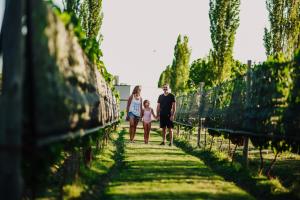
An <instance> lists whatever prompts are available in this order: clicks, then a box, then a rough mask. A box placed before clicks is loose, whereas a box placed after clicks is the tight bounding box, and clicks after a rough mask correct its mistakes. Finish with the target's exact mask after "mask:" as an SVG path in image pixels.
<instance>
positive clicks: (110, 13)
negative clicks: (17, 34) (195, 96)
mask: <svg viewBox="0 0 300 200" xmlns="http://www.w3.org/2000/svg"><path fill="white" fill-rule="evenodd" d="M56 2H61V0H56ZM3 5H4V4H3V0H0V7H1V8H0V21H2V20H1V15H2V13H1V10H2V8H3ZM208 9H209V0H103V12H104V22H103V26H102V30H101V32H102V34H103V36H104V41H103V43H102V50H103V53H104V58H103V59H104V62H105V64H106V66H107V69H108V70H109V71H110V72H111V73H112V74H114V75H119V77H120V82H121V83H127V84H132V85H136V84H140V85H142V86H143V95H144V96H146V97H147V98H150V99H153V100H154V99H156V97H155V98H154V97H153V96H155V95H156V94H157V90H156V89H155V88H156V85H157V81H158V78H159V75H160V73H161V72H162V70H164V68H165V67H166V66H167V65H168V64H170V63H172V59H173V48H174V45H175V43H176V39H177V36H178V34H183V35H184V34H186V35H187V36H189V38H190V40H189V41H190V42H189V44H190V47H191V49H192V55H191V61H192V60H194V59H197V58H199V57H203V56H206V55H207V54H208V52H209V49H210V48H211V41H210V32H209V18H208ZM267 23H268V20H267V10H266V6H265V1H264V0H241V13H240V27H239V29H238V32H237V36H236V42H235V47H234V57H235V58H236V59H239V60H241V61H242V62H244V63H246V61H247V60H248V59H252V60H254V61H262V60H265V58H266V57H265V52H264V47H263V32H264V30H263V29H264V27H265V26H266V25H267ZM154 101H155V100H154Z"/></svg>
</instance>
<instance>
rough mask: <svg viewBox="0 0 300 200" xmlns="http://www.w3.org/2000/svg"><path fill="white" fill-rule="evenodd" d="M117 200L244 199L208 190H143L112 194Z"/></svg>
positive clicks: (239, 195) (241, 195)
mask: <svg viewBox="0 0 300 200" xmlns="http://www.w3.org/2000/svg"><path fill="white" fill-rule="evenodd" d="M114 198H115V199H118V200H129V199H135V200H146V199H163V200H179V199H184V200H193V199H209V200H220V199H222V200H241V199H245V195H243V194H238V193H235V194H220V193H218V194H214V193H209V192H172V193H164V192H143V193H142V194H139V193H138V194H119V195H115V196H114Z"/></svg>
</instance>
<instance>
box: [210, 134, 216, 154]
mask: <svg viewBox="0 0 300 200" xmlns="http://www.w3.org/2000/svg"><path fill="white" fill-rule="evenodd" d="M214 138H215V136H212V138H211V142H210V147H209V151H211V149H212V145H213V143H214Z"/></svg>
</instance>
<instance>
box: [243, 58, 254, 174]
mask: <svg viewBox="0 0 300 200" xmlns="http://www.w3.org/2000/svg"><path fill="white" fill-rule="evenodd" d="M251 64H252V61H251V60H248V71H247V80H246V84H247V85H246V105H247V106H248V105H249V100H250V88H251ZM248 155H249V137H248V136H244V149H243V157H244V165H245V167H246V168H248V164H249V159H248Z"/></svg>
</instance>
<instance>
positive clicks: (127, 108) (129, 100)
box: [126, 95, 132, 114]
mask: <svg viewBox="0 0 300 200" xmlns="http://www.w3.org/2000/svg"><path fill="white" fill-rule="evenodd" d="M131 101H132V95H130V96H129V98H128V101H127V106H126V112H127V114H128V112H129V107H130V104H131Z"/></svg>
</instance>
